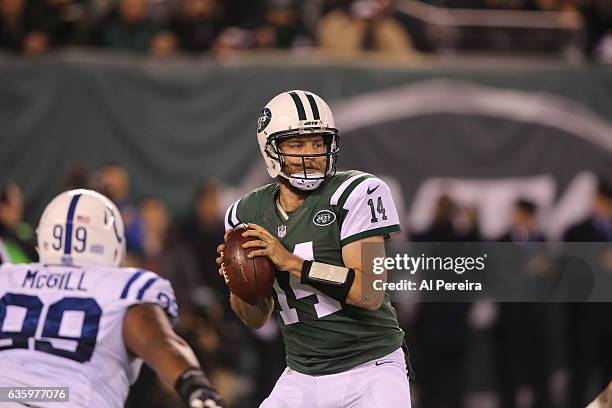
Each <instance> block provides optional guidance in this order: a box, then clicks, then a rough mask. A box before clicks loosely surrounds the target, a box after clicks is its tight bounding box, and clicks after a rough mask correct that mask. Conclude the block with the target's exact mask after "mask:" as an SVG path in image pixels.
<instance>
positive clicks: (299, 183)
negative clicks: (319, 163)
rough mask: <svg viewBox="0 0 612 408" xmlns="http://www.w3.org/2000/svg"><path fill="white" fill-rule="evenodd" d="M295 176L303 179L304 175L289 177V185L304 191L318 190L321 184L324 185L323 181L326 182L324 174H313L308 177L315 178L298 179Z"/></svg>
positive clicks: (297, 174)
mask: <svg viewBox="0 0 612 408" xmlns="http://www.w3.org/2000/svg"><path fill="white" fill-rule="evenodd" d="M295 176H299V177H303V175H302V173H295V174H291V175H290V176H289V177H287V179H288V180H289V183H290V184H291V185H292V186H293V187H295V188H297V189H300V190H304V191H312V190H316V189H317V188H319V186H320V185H321V183H323V180H325V175H324V174H323V173H311V174H308V175H307V177H313V178H297V177H295Z"/></svg>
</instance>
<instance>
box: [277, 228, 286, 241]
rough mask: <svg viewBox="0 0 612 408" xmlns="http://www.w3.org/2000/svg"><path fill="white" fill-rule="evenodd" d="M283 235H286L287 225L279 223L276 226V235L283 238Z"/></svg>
mask: <svg viewBox="0 0 612 408" xmlns="http://www.w3.org/2000/svg"><path fill="white" fill-rule="evenodd" d="M285 235H287V226H286V225H281V226H280V227H278V237H279V238H284V237H285Z"/></svg>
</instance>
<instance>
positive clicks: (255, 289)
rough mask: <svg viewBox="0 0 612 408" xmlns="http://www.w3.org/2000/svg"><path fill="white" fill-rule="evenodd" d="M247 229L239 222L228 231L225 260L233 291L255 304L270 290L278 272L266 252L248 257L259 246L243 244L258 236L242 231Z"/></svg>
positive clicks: (229, 282) (224, 253)
mask: <svg viewBox="0 0 612 408" xmlns="http://www.w3.org/2000/svg"><path fill="white" fill-rule="evenodd" d="M247 229H248V226H247V225H246V224H240V225H238V226H237V227H236V228H234V229H233V230H232V231H230V233H229V234H228V235H227V239H226V240H225V250H224V251H223V264H224V265H225V274H226V276H227V280H228V285H229V288H230V290H231V291H232V293H234V294H235V295H237V296H238V297H239V298H240V299H242V300H244V301H245V302H247V303H249V304H251V305H255V304H257V303H258V302H260V301H262V300H263V299H265V298H266V297H267V296H268V295H269V294H270V290H271V289H272V285H273V284H274V278H275V276H276V268H275V267H274V264H273V263H272V262H271V261H270V259H268V257H266V256H256V257H254V258H252V259H249V258H247V255H248V254H249V253H250V252H251V251H254V250H256V249H258V248H246V249H245V248H242V244H244V243H245V242H248V241H252V240H256V239H257V238H254V237H243V236H242V234H243V233H244V232H245V231H246V230H247Z"/></svg>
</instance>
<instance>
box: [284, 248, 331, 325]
mask: <svg viewBox="0 0 612 408" xmlns="http://www.w3.org/2000/svg"><path fill="white" fill-rule="evenodd" d="M312 244H313V242H312V241H308V242H302V243H300V244H297V245H296V246H295V248H294V249H293V253H294V254H295V255H297V256H299V257H300V258H302V259H304V260H306V261H312V260H314V251H313V248H312ZM289 288H290V290H291V292H293V296H294V297H295V299H298V300H299V299H302V298H305V297H307V296H312V295H314V296H315V298H316V299H317V302H316V303H315V304H314V308H315V312H316V313H317V318H319V319H320V318H322V317H325V316H328V315H330V314H332V313H335V312H337V311H338V310H341V309H342V304H341V303H340V302H338V301H337V300H335V299H332V298H330V297H329V296H327V295H325V294H323V293H321V292H320V291H318V290H317V289H315V288H313V287H312V286H310V285H304V284H302V283H301V282H300V280H299V279H298V278H296V277H295V276H293V275H291V274H290V275H289ZM274 290H275V291H276V297H277V298H278V303H279V306H280V308H281V311H280V316H281V319H283V322H284V323H285V325H286V326H288V325H290V324H295V323H298V322H299V321H300V318H299V316H298V312H297V309H296V308H294V307H291V306H289V303H288V302H287V291H285V290H284V289H283V288H281V287H280V285H279V284H278V281H277V280H274Z"/></svg>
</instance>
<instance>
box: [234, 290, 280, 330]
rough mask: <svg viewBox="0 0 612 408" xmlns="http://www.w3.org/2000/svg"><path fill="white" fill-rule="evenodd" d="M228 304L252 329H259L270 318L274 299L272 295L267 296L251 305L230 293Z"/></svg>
mask: <svg viewBox="0 0 612 408" xmlns="http://www.w3.org/2000/svg"><path fill="white" fill-rule="evenodd" d="M230 304H231V306H232V310H233V311H234V313H236V315H237V316H238V317H239V318H240V320H242V322H243V323H244V324H245V325H247V326H249V327H250V328H252V329H259V328H260V327H262V326H263V325H264V324H266V322H267V321H268V320H269V319H270V315H271V314H272V309H273V307H274V300H273V299H272V296H269V297H268V298H267V299H265V300H263V301H262V302H260V303H259V304H257V305H255V306H253V305H250V304H248V303H247V302H245V301H243V300H241V299H240V298H239V297H238V296H236V295H234V294H233V293H231V295H230Z"/></svg>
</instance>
